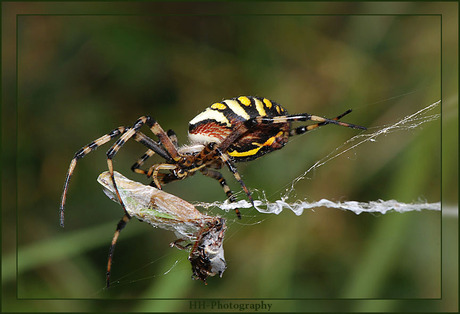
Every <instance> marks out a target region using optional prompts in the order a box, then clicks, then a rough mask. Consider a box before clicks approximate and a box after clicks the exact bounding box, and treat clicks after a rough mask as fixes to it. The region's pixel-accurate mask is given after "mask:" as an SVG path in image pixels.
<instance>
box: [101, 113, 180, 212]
mask: <svg viewBox="0 0 460 314" xmlns="http://www.w3.org/2000/svg"><path fill="white" fill-rule="evenodd" d="M144 124H147V125H148V126H149V127H150V130H151V131H152V133H153V134H155V135H156V136H157V137H158V139H159V140H160V142H161V144H162V145H163V147H164V148H165V150H166V152H167V153H168V154H169V156H170V157H171V158H172V159H173V160H174V161H178V160H180V158H181V157H180V155H179V153H178V152H177V149H176V147H175V146H174V144H173V143H172V141H171V139H170V138H169V137H168V135H167V134H166V132H165V131H164V130H163V128H162V127H161V126H160V125H159V124H158V122H156V121H155V120H154V119H153V118H151V117H150V116H142V117H140V118H139V119H137V121H136V123H134V125H133V127H132V128H130V129H129V130H127V131H126V132H125V133H124V134H123V135H122V136H121V137H120V138H119V139H118V140H117V141H116V142H115V144H113V146H112V147H111V148H110V149H109V150H108V151H107V167H108V169H109V173H110V178H111V179H112V183H113V186H114V189H115V192H116V195H117V198H118V200H119V202H120V204H121V207H122V208H123V210H124V211H125V213H126V208H125V204H124V203H123V201H122V199H121V196H120V193H119V191H118V188H117V184H116V182H115V177H114V174H113V157H114V156H115V155H116V153H117V152H118V151H119V150H120V148H121V147H122V146H123V145H124V144H125V143H126V142H127V141H128V140H129V139H130V138H132V137H133V136H134V138H136V137H135V135H136V134H137V133H138V131H139V129H140V128H141V127H142V126H143V125H144ZM152 142H153V141H152ZM155 183H157V182H155Z"/></svg>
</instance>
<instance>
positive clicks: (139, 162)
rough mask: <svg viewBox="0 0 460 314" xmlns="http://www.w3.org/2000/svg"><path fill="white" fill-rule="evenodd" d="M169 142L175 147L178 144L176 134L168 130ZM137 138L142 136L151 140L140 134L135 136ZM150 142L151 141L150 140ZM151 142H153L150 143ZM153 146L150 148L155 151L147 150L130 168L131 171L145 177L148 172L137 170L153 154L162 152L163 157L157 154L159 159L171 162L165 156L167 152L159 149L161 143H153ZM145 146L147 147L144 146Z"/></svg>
mask: <svg viewBox="0 0 460 314" xmlns="http://www.w3.org/2000/svg"><path fill="white" fill-rule="evenodd" d="M167 134H168V136H169V138H170V140H171V142H172V143H173V145H174V146H175V147H176V149H177V147H178V142H177V136H176V133H174V131H173V130H168V132H167ZM138 136H144V137H146V139H149V140H151V139H150V138H149V137H148V136H146V135H144V134H142V133H141V132H138V133H137V134H136V137H138ZM151 141H152V140H151ZM152 142H153V141H152ZM153 144H154V145H152V147H156V149H149V150H147V151H146V152H145V153H144V155H142V156H141V157H140V158H139V159H138V160H137V161H136V163H134V165H132V166H131V170H132V171H133V172H135V173H140V174H145V175H147V172H148V170H143V169H139V168H140V167H141V166H142V165H143V164H144V163H145V161H146V160H147V159H149V158H150V157H152V156H153V155H154V154H155V152H157V153H158V152H159V151H163V153H164V155H162V154H159V155H160V156H161V157H163V158H164V159H166V160H168V161H172V159H171V157H169V155H168V154H167V152H165V151H164V149H163V148H162V147H161V143H157V142H153ZM146 146H147V145H146Z"/></svg>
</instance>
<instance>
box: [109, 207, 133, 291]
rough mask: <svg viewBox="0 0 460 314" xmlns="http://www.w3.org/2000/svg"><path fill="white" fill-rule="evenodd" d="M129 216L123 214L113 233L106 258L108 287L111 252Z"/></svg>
mask: <svg viewBox="0 0 460 314" xmlns="http://www.w3.org/2000/svg"><path fill="white" fill-rule="evenodd" d="M130 219H131V217H130V216H129V215H128V214H125V215H123V217H122V218H121V220H120V221H119V222H118V224H117V229H116V230H115V233H114V234H113V238H112V243H111V245H110V249H109V257H108V259H107V272H106V287H107V288H109V286H110V271H111V269H112V260H113V252H114V251H115V245H116V244H117V240H118V236H119V235H120V232H121V230H123V228H124V227H125V226H126V224H127V223H128V221H129V220H130Z"/></svg>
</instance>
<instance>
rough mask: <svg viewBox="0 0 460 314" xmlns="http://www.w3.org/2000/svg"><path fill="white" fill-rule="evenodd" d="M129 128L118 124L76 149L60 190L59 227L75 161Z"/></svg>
mask: <svg viewBox="0 0 460 314" xmlns="http://www.w3.org/2000/svg"><path fill="white" fill-rule="evenodd" d="M128 129H129V128H126V127H124V126H120V127H118V128H116V129H113V130H112V131H110V132H109V133H107V134H106V135H104V136H101V137H99V138H98V139H96V140H94V141H92V142H91V143H89V144H88V145H86V146H84V147H82V148H81V149H80V150H79V151H77V152H76V153H75V155H74V157H73V158H72V161H71V162H70V166H69V170H67V175H66V179H65V183H64V191H63V192H62V197H61V206H60V217H61V218H60V223H61V227H64V205H65V202H66V197H67V190H68V188H69V183H70V178H71V177H72V174H73V172H74V171H75V167H76V166H77V161H78V160H79V159H81V158H83V157H85V156H86V155H88V154H89V153H90V152H92V151H94V150H96V148H98V147H99V146H101V145H104V144H105V143H107V142H109V141H110V140H112V139H113V138H115V137H117V136H118V135H120V134H123V133H125V132H126V130H128Z"/></svg>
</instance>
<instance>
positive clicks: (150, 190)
mask: <svg viewBox="0 0 460 314" xmlns="http://www.w3.org/2000/svg"><path fill="white" fill-rule="evenodd" d="M114 178H115V182H116V187H117V189H118V193H119V196H120V197H121V200H122V201H123V203H124V205H125V209H126V213H125V215H123V218H122V219H121V220H120V222H119V223H118V224H117V228H116V230H115V234H114V235H113V239H112V243H111V245H110V250H109V256H108V262H107V276H106V284H107V287H109V285H110V272H111V267H112V259H113V253H114V250H115V245H116V243H117V240H118V236H119V235H120V232H121V230H122V229H123V228H124V227H125V226H126V223H127V222H128V221H129V220H130V219H131V218H132V217H135V218H137V219H139V220H140V221H144V222H147V223H149V224H150V225H152V226H153V227H156V228H162V229H166V230H170V231H173V232H174V233H175V234H176V236H177V237H178V239H177V240H176V241H174V242H172V243H171V244H170V245H171V246H172V247H173V246H175V247H177V248H179V249H188V248H191V249H190V255H189V257H188V259H189V261H190V263H191V265H192V272H193V275H192V278H193V279H200V280H202V281H203V282H204V283H206V279H207V278H208V277H209V276H215V275H219V276H220V277H222V274H223V272H224V271H225V269H226V268H227V264H226V262H225V258H224V248H223V240H224V235H225V230H226V228H227V227H226V225H225V219H224V218H221V217H213V216H208V215H205V214H202V213H201V212H199V211H198V210H197V209H196V208H195V206H193V205H192V204H190V203H188V202H186V201H184V200H183V199H181V198H179V197H177V196H174V195H172V194H169V193H166V192H164V191H162V190H159V189H157V188H155V187H152V186H148V185H143V184H141V183H139V182H135V181H132V180H130V179H128V178H126V177H124V176H123V175H121V174H120V173H118V172H116V171H115V172H114ZM97 181H98V182H99V183H100V184H101V185H102V186H103V188H104V193H105V194H106V195H107V196H108V197H109V198H110V199H112V200H113V201H115V202H117V203H119V199H118V195H117V191H116V189H115V187H114V184H113V182H112V179H111V175H110V173H109V172H108V171H106V172H103V173H101V174H100V175H99V177H98V179H97Z"/></svg>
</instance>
